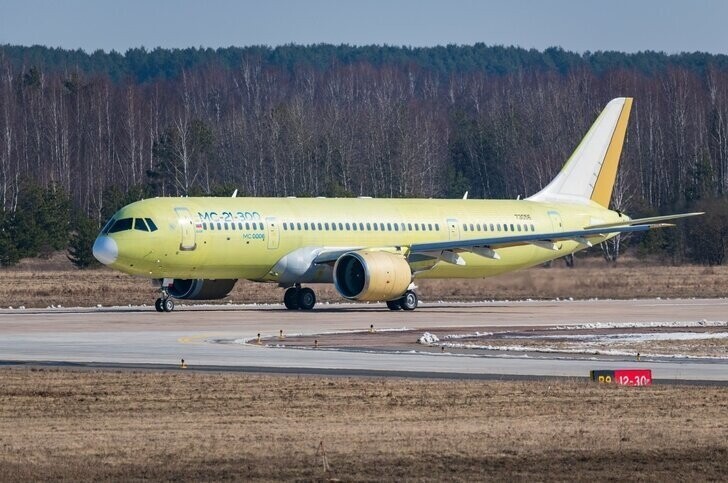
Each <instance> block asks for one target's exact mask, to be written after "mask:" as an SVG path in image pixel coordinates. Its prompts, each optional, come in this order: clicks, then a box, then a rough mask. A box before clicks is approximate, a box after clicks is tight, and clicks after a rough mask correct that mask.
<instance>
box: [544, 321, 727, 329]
mask: <svg viewBox="0 0 728 483" xmlns="http://www.w3.org/2000/svg"><path fill="white" fill-rule="evenodd" d="M678 327H728V322H727V321H725V320H705V319H703V320H695V321H683V322H679V321H668V322H593V323H588V324H579V325H557V326H556V327H554V329H555V330H590V329H652V328H678Z"/></svg>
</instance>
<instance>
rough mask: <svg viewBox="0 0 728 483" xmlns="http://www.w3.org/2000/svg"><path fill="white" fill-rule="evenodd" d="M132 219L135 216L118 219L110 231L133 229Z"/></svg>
mask: <svg viewBox="0 0 728 483" xmlns="http://www.w3.org/2000/svg"><path fill="white" fill-rule="evenodd" d="M132 221H133V218H122V219H121V220H116V222H115V223H114V224H113V225H112V226H111V228H109V233H117V232H120V231H126V230H131V225H132Z"/></svg>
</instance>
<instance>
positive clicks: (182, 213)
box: [174, 207, 197, 252]
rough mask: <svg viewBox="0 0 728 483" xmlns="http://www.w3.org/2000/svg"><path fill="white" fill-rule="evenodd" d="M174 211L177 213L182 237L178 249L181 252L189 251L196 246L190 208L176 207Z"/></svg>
mask: <svg viewBox="0 0 728 483" xmlns="http://www.w3.org/2000/svg"><path fill="white" fill-rule="evenodd" d="M174 211H175V212H176V213H177V223H178V224H179V227H180V236H181V237H182V239H181V241H180V244H179V249H180V251H183V252H191V251H192V250H194V249H195V248H197V242H196V241H195V238H196V235H195V225H194V221H193V220H192V215H191V214H190V210H188V209H187V208H184V207H177V208H175V209H174Z"/></svg>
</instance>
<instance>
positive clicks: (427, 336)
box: [417, 332, 440, 345]
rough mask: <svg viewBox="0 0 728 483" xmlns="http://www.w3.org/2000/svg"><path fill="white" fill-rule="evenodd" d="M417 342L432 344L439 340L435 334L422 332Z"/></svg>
mask: <svg viewBox="0 0 728 483" xmlns="http://www.w3.org/2000/svg"><path fill="white" fill-rule="evenodd" d="M417 342H418V343H420V344H425V345H432V344H436V343H438V342H440V338H439V337H437V336H436V335H435V334H431V333H429V332H425V333H424V334H422V337H420V338H419V339H418V340H417Z"/></svg>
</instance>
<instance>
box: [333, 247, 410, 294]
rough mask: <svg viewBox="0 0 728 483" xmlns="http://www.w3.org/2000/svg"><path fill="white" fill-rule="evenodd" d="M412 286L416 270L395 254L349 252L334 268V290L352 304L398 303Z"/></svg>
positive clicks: (340, 258) (337, 261)
mask: <svg viewBox="0 0 728 483" xmlns="http://www.w3.org/2000/svg"><path fill="white" fill-rule="evenodd" d="M410 283H412V270H411V269H410V266H409V264H408V263H407V260H405V258H404V257H403V256H401V255H396V254H394V253H389V252H370V251H359V252H349V253H345V254H344V255H342V256H341V257H339V259H338V260H336V264H335V265H334V286H335V287H336V290H337V291H338V292H339V293H340V294H341V296H342V297H345V298H347V299H351V300H361V301H369V302H375V301H382V300H394V299H397V298H399V297H401V296H402V294H403V293H405V292H406V291H407V288H408V287H409V285H410Z"/></svg>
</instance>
